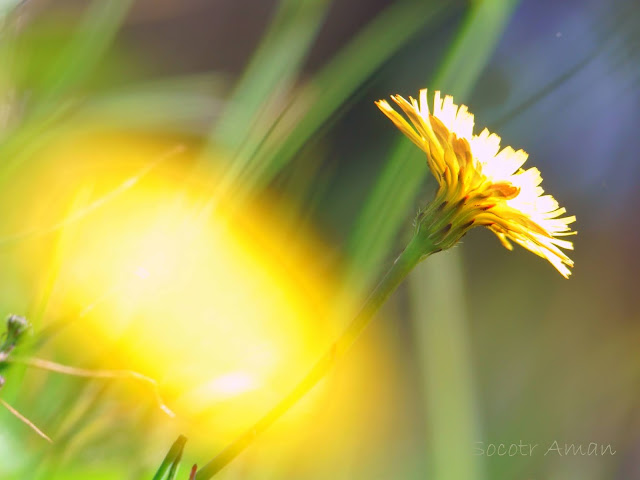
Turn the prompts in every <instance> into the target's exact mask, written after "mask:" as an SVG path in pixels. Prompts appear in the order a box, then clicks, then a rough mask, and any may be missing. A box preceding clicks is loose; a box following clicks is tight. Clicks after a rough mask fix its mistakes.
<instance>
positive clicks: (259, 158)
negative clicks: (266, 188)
mask: <svg viewBox="0 0 640 480" xmlns="http://www.w3.org/2000/svg"><path fill="white" fill-rule="evenodd" d="M444 7H445V4H443V3H438V2H424V3H418V4H416V3H414V2H400V3H397V4H394V5H393V6H391V7H388V8H387V9H386V10H385V11H383V12H382V13H381V14H379V15H378V17H376V18H375V19H374V20H373V21H372V22H371V23H370V24H369V25H367V26H366V27H365V28H364V29H363V30H362V31H361V32H359V33H358V34H357V35H356V37H355V38H354V39H353V40H351V42H350V43H349V44H347V45H346V46H345V47H344V48H343V49H342V50H341V51H340V52H339V53H338V54H336V55H335V56H334V57H333V58H332V59H331V60H330V61H329V63H327V65H326V66H324V67H323V68H322V69H321V70H320V71H319V72H318V73H317V74H316V75H315V76H314V78H313V79H312V80H311V81H310V82H309V83H308V84H307V85H306V86H305V87H304V88H303V89H302V90H301V91H300V93H299V94H298V95H296V97H295V98H293V99H292V101H291V103H290V104H289V106H288V107H287V109H286V110H285V112H284V113H283V115H282V116H281V118H280V119H279V120H278V122H277V124H276V125H275V127H274V129H273V131H272V132H270V134H269V137H268V138H267V139H266V141H265V143H264V144H263V145H262V146H261V148H260V150H259V151H258V152H257V154H256V156H255V158H254V160H253V161H252V165H251V166H252V167H253V168H252V169H250V171H249V173H248V175H247V178H246V179H245V180H246V181H247V182H248V183H250V184H252V183H266V182H268V181H269V180H270V179H272V178H273V177H274V175H276V174H277V173H278V172H279V171H280V170H281V169H282V168H283V167H284V166H285V165H287V164H288V162H289V161H290V160H291V159H292V158H293V156H294V155H295V154H296V153H297V152H299V151H300V149H301V148H302V147H303V146H304V145H305V143H306V142H307V141H308V140H309V138H311V136H312V135H313V134H315V133H316V132H317V131H318V130H319V129H320V128H321V127H322V126H323V125H324V124H325V123H326V122H327V121H328V120H329V119H330V118H331V116H332V115H334V114H335V113H336V112H337V111H338V109H339V108H340V106H342V105H343V104H344V103H345V101H347V100H348V99H349V97H351V96H352V95H354V93H356V92H357V90H358V88H360V87H361V86H362V85H363V84H364V82H365V81H366V80H367V79H368V78H369V77H370V76H371V75H372V74H373V73H374V72H375V71H376V70H377V69H378V68H380V66H382V64H384V62H385V61H387V60H388V59H389V57H391V55H393V54H394V53H395V52H396V51H397V50H398V49H399V48H400V47H402V45H404V44H405V43H406V42H407V41H409V40H410V39H411V38H413V36H415V35H416V34H417V33H418V32H420V31H421V30H422V29H424V28H425V26H426V25H428V24H432V23H435V22H436V21H437V20H438V19H440V18H442V16H443V14H444V12H445V8H444Z"/></svg>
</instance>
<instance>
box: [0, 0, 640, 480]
mask: <svg viewBox="0 0 640 480" xmlns="http://www.w3.org/2000/svg"><path fill="white" fill-rule="evenodd" d="M639 19H640V9H639V8H638V6H636V5H635V4H633V3H632V2H621V1H614V2H599V1H595V0H592V1H591V0H590V1H586V2H585V1H577V0H576V1H569V2H552V1H550V0H549V1H546V0H545V1H534V0H522V1H520V2H516V1H511V0H482V1H474V2H444V1H443V2H440V1H419V2H418V1H414V0H397V1H390V0H389V1H387V0H377V1H374V2H371V1H352V0H349V1H347V0H344V1H343V0H335V1H323V0H305V1H296V0H282V1H279V2H278V1H273V2H261V1H257V0H242V1H221V2H207V1H205V0H189V1H185V2H175V1H171V0H163V1H156V0H153V1H152V0H138V1H135V2H129V1H124V0H118V1H109V2H104V1H99V0H96V1H93V2H89V1H82V2H78V1H64V2H59V1H56V2H52V1H46V0H31V1H28V2H15V1H6V2H0V20H1V22H0V186H1V188H0V205H1V211H2V217H1V218H0V260H1V262H2V266H3V268H2V275H1V276H0V286H1V288H0V305H1V306H2V310H1V311H0V318H4V316H5V314H8V313H16V314H20V315H25V316H26V317H28V318H29V320H30V321H31V322H32V324H33V328H32V330H31V332H30V334H29V336H28V338H27V339H26V340H25V343H24V345H22V348H21V349H20V350H19V351H17V352H16V353H19V356H16V362H14V363H10V364H9V366H8V368H6V369H5V370H3V376H5V377H6V383H5V385H4V386H3V387H2V389H1V390H0V396H1V398H2V399H3V400H4V401H6V402H7V403H8V404H10V405H12V406H13V407H15V408H16V409H17V410H18V411H20V412H21V413H22V414H23V415H25V416H26V417H28V418H29V419H30V420H31V421H33V422H34V424H36V425H37V426H38V427H39V428H41V429H42V430H43V431H44V432H46V433H47V434H48V435H49V436H50V437H51V438H52V439H53V444H51V445H50V444H47V443H46V442H45V441H44V440H42V439H41V438H40V437H38V436H37V435H36V434H35V433H34V432H33V431H32V430H30V429H29V427H28V426H26V425H25V424H24V423H22V422H20V421H19V420H18V419H17V418H16V417H15V416H14V415H11V414H10V413H9V411H7V410H5V409H1V408H0V425H1V426H2V427H1V428H0V477H2V478H7V479H11V478H16V479H17V478H21V479H23V478H33V479H55V478H61V479H62V478H64V479H74V478H78V479H79V478H92V479H102V478H104V479H107V478H132V479H133V478H151V477H152V476H153V472H155V471H156V470H157V468H158V466H159V465H160V463H161V461H162V458H163V456H164V454H165V453H166V451H167V450H168V448H169V446H170V445H171V444H172V442H173V441H174V440H175V439H176V438H177V437H178V435H179V434H181V433H184V434H186V435H187V436H188V437H189V440H188V442H187V444H186V448H185V457H184V459H183V465H187V466H189V467H190V465H191V464H192V463H195V462H198V463H200V464H203V463H204V462H205V461H207V460H209V459H210V458H211V457H212V456H213V455H215V454H216V453H217V452H218V451H220V449H222V448H223V447H224V446H225V445H226V444H227V443H228V442H229V441H231V440H232V439H233V438H234V435H235V434H236V433H238V432H239V431H242V430H243V429H244V428H246V427H248V426H249V425H251V424H252V423H253V422H254V421H255V420H256V419H257V418H258V417H259V416H260V414H261V413H262V412H264V411H266V410H267V409H268V408H269V407H270V406H271V405H272V404H273V403H274V402H275V401H277V399H279V398H280V397H281V396H282V395H284V394H285V393H286V392H287V391H288V390H289V388H290V387H291V386H292V385H293V384H294V383H295V382H296V380H297V379H298V378H300V377H301V376H302V375H303V374H304V373H305V372H306V370H307V369H308V368H309V367H310V366H311V365H312V364H313V362H314V359H315V358H317V357H318V356H319V355H320V354H321V352H322V351H323V349H324V348H326V347H327V346H328V345H329V343H330V341H331V340H332V339H333V338H334V337H335V336H336V335H338V334H339V332H340V330H341V327H342V326H344V325H345V324H346V323H347V321H348V319H349V316H350V315H351V314H352V313H353V312H354V311H355V310H357V308H358V304H359V303H360V302H361V300H362V298H363V296H364V295H366V289H367V287H368V286H370V285H371V284H373V283H375V281H376V279H377V276H378V275H379V273H380V272H381V271H384V270H385V269H386V267H388V265H389V264H390V263H391V262H392V261H393V258H395V256H396V254H397V253H398V251H399V250H400V249H401V248H402V246H403V239H405V238H406V237H407V235H408V233H409V231H410V229H411V222H412V220H413V218H414V215H415V213H416V211H417V210H418V208H419V207H420V206H422V205H424V204H425V202H426V201H428V200H429V199H430V198H431V196H432V195H433V188H432V184H431V182H430V181H429V180H428V178H427V177H428V171H427V167H426V165H425V161H424V158H422V157H421V155H420V153H419V152H414V154H412V153H410V152H411V151H412V150H411V149H410V147H408V146H407V142H405V141H404V140H402V139H400V138H399V135H398V134H397V133H396V132H395V131H394V129H393V128H391V127H389V125H388V124H387V121H386V119H385V118H383V116H382V115H380V114H379V112H378V111H377V109H376V108H375V106H374V105H373V101H374V100H377V99H379V98H384V97H387V96H388V95H389V94H391V93H400V94H403V95H410V94H413V93H414V92H416V91H417V90H418V89H419V88H422V87H429V88H430V89H432V90H433V89H436V88H437V89H440V90H442V91H443V92H447V93H451V94H454V95H456V99H457V100H458V99H459V100H460V101H461V102H463V103H466V104H467V105H469V106H470V108H471V110H472V111H473V112H474V113H475V114H476V123H477V125H479V126H484V125H486V126H487V127H488V128H490V129H491V130H496V131H498V133H500V135H501V136H502V138H503V139H504V140H505V142H506V143H508V144H511V145H513V146H514V147H515V148H523V149H525V150H526V151H527V152H528V153H529V155H530V160H529V162H530V163H531V164H532V165H536V166H538V167H539V168H540V170H541V171H542V172H543V174H544V177H545V183H546V186H547V187H548V189H549V190H550V191H552V192H553V193H554V196H556V198H558V199H559V201H560V202H561V203H562V204H563V205H566V206H567V208H568V210H569V211H570V213H575V214H576V215H577V217H578V222H577V224H576V229H577V230H578V232H579V235H578V237H576V239H575V244H576V251H575V255H573V256H572V258H574V260H575V262H576V267H575V270H574V274H573V276H572V278H571V280H569V281H566V280H564V279H562V278H560V277H559V276H558V275H557V274H556V273H555V272H554V271H553V270H552V269H551V268H550V267H549V266H548V265H546V264H545V262H542V261H540V260H539V259H537V258H535V257H534V256H533V255H530V254H527V253H526V252H524V251H518V250H516V251H514V252H512V253H508V252H505V251H504V249H502V247H501V246H500V245H499V244H498V243H497V242H496V241H495V239H494V238H492V237H491V236H490V235H488V234H486V232H485V233H480V232H478V231H476V230H479V229H476V230H474V231H473V232H472V233H471V234H470V235H468V236H467V237H465V242H464V244H462V245H460V246H459V247H457V248H456V249H454V250H453V251H452V252H449V253H447V254H442V257H438V258H435V257H434V258H433V259H432V260H433V262H432V261H431V260H429V261H427V262H425V264H424V265H422V266H421V267H420V268H419V270H418V271H417V272H415V275H412V277H411V278H410V280H409V284H410V288H402V289H401V291H399V292H398V294H397V295H395V296H394V297H393V298H392V299H391V301H390V302H389V304H388V305H387V306H386V307H385V308H384V310H383V312H382V314H381V315H380V318H379V319H378V322H376V323H374V325H373V326H372V327H371V328H370V329H369V330H368V331H367V333H366V334H365V335H363V337H362V338H361V340H360V343H359V344H358V345H357V346H356V348H355V349H354V350H353V352H351V354H350V356H349V357H348V358H347V359H346V361H344V362H342V363H341V364H340V365H339V367H338V368H337V369H336V370H335V372H333V373H332V374H331V375H330V376H329V378H327V380H326V381H325V382H323V384H322V385H321V386H320V387H319V388H318V389H316V390H314V392H313V393H312V395H311V396H310V397H309V398H308V399H306V400H305V401H304V402H303V403H302V404H301V405H299V406H297V407H296V408H295V409H294V410H293V411H292V412H291V414H290V415H287V416H286V417H285V418H283V420H282V422H280V423H278V424H276V425H274V427H273V428H272V429H271V430H269V431H268V432H267V433H266V434H265V435H264V436H262V437H260V438H259V439H256V441H255V443H254V445H253V446H252V447H251V448H250V449H249V450H248V451H247V452H245V453H244V454H243V455H242V456H241V457H240V458H238V459H237V461H236V462H234V463H233V464H231V465H230V466H229V467H228V468H227V469H225V470H224V471H223V472H222V473H221V474H220V477H221V478H228V479H232V478H248V479H252V478H256V479H258V478H262V479H266V478H274V479H275V478H277V479H287V478H292V479H293V478H295V479H324V478H384V479H387V478H402V479H405V478H406V479H412V478H415V479H418V478H435V479H438V480H443V479H452V480H454V479H459V478H462V477H463V476H464V478H467V479H494V478H495V479H502V478H505V479H507V478H509V479H510V478H523V479H524V478H549V479H554V478H558V479H566V478H580V479H585V480H589V479H593V480H596V479H598V480H599V479H602V478H619V479H625V480H626V479H629V478H635V477H637V476H638V475H640V461H639V460H638V459H639V458H640V437H639V436H638V433H637V432H639V431H640V428H639V427H640V424H639V422H640V418H639V417H638V414H637V408H635V407H636V406H637V405H638V401H639V397H638V395H639V392H638V388H637V385H638V378H639V374H640V357H638V353H637V343H638V340H639V339H640V337H639V336H640V323H639V321H640V318H639V317H638V313H637V312H638V311H640V304H639V303H638V297H637V295H636V293H635V291H636V290H637V270H638V268H639V267H640V264H639V263H638V257H637V255H636V254H635V251H636V248H637V244H638V240H639V236H640V235H639V233H640V224H639V223H638V220H637V219H638V216H637V213H636V211H637V208H638V206H639V204H640V198H639V194H638V192H640V189H639V188H638V184H639V182H640V168H639V167H638V165H640V164H639V163H638V161H637V159H638V153H637V152H638V151H639V150H640V141H639V140H638V137H637V135H636V126H637V125H638V122H639V121H640V118H639V113H638V112H639V111H640V109H639V108H638V107H639V106H640V93H639V88H638V87H639V85H640V83H639V78H640V77H639V76H638V75H639V74H638V69H637V64H638V60H639V54H640V52H639V51H638V48H637V45H639V44H640V42H639V40H640V38H639V34H638V31H637V28H634V26H635V25H637V24H638V20H639ZM2 312H4V313H2ZM32 357H37V358H41V359H46V360H50V361H52V362H58V363H61V364H64V365H69V366H72V367H76V368H78V369H94V370H96V371H102V372H104V370H105V369H109V370H110V371H113V370H114V369H116V370H119V371H120V370H123V369H125V370H134V371H136V372H139V373H140V374H144V375H147V376H149V377H153V379H154V380H155V381H157V385H158V387H159V393H160V395H161V397H162V400H163V401H164V402H166V404H167V405H168V406H169V408H171V409H172V410H174V411H175V413H176V417H175V418H171V417H169V416H167V415H165V414H164V413H163V412H162V411H161V409H160V408H158V404H157V401H156V400H157V399H156V398H155V397H154V394H153V389H152V388H150V384H148V383H145V382H144V381H139V380H135V379H132V378H124V377H123V378H112V377H108V376H104V378H87V377H86V376H72V375H64V374H61V373H55V372H50V371H46V370H42V369H37V368H33V367H27V366H25V365H24V363H25V361H28V360H29V358H32ZM19 360H23V362H20V361H19ZM79 372H80V371H79V370H76V373H79ZM85 373H86V372H85ZM554 441H557V442H558V443H559V444H560V445H561V446H564V444H565V443H567V444H575V445H579V444H581V445H584V446H585V448H586V446H587V445H589V443H592V442H596V443H597V444H598V445H608V444H611V446H612V448H613V450H614V451H615V452H616V453H615V455H604V456H602V455H598V456H596V455H573V454H569V455H566V456H559V455H557V454H555V453H553V452H552V453H550V454H547V455H545V452H546V451H547V449H548V448H549V447H550V446H551V445H552V444H553V442H554ZM476 442H482V443H476ZM519 442H522V443H524V444H538V447H537V450H536V451H535V452H534V454H533V455H530V456H524V455H519V454H518V455H513V456H509V455H498V454H494V455H491V456H489V455H488V454H487V450H485V454H484V455H474V453H478V450H477V448H478V447H479V446H480V447H482V449H486V448H487V446H488V445H489V444H500V443H503V444H506V445H507V446H508V445H509V444H518V443H519ZM474 447H475V449H474ZM449 465H451V468H448V466H449ZM187 470H188V468H185V467H183V468H182V471H181V472H180V473H179V477H178V478H186V477H187V473H186V471H187Z"/></svg>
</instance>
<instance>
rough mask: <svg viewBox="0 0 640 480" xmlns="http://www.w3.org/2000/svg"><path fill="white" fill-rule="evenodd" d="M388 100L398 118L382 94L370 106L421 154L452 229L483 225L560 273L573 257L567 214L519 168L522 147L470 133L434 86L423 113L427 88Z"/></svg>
mask: <svg viewBox="0 0 640 480" xmlns="http://www.w3.org/2000/svg"><path fill="white" fill-rule="evenodd" d="M391 99H392V100H393V101H394V102H395V103H396V104H397V105H398V106H399V107H400V109H401V110H402V112H404V114H405V115H406V117H407V118H408V120H409V121H410V123H409V121H407V119H405V117H404V116H403V115H401V114H400V113H399V112H398V111H396V110H395V109H394V108H392V107H391V105H389V103H388V102H387V101H386V100H379V101H378V102H376V105H377V106H378V107H379V108H380V110H382V112H383V113H384V114H385V115H386V116H387V117H389V119H390V120H391V121H392V122H393V123H394V124H395V125H396V127H398V129H399V130H400V131H401V132H402V133H404V134H405V135H406V136H407V137H408V138H409V139H410V140H411V141H412V142H413V143H415V144H416V145H417V146H418V147H420V148H421V149H422V150H423V151H424V152H425V153H426V154H427V163H428V165H429V168H430V170H431V172H432V173H433V175H434V177H435V178H436V180H437V181H438V184H439V186H440V187H439V190H438V193H437V195H436V201H435V202H434V203H436V204H438V205H440V206H441V208H443V209H444V208H445V207H446V208H448V209H449V210H448V211H449V212H453V213H451V215H452V216H453V219H452V222H454V223H455V222H458V224H457V225H458V227H459V228H458V229H457V231H460V232H462V234H463V233H464V231H466V230H467V229H468V228H471V227H473V226H476V225H484V226H486V227H488V228H489V229H491V230H492V231H493V232H494V233H495V234H496V235H497V236H498V238H499V239H500V241H501V242H502V244H503V245H504V246H505V247H506V248H508V249H510V250H511V249H512V248H513V247H512V245H511V242H515V243H518V244H519V245H521V246H523V247H524V248H526V249H528V250H529V251H531V252H533V253H535V254H536V255H539V256H541V257H543V258H546V259H547V260H548V261H549V262H551V264H553V266H554V267H555V268H556V269H557V270H558V271H559V272H560V273H561V274H562V275H563V276H564V277H566V278H568V277H569V275H570V274H571V271H570V270H569V268H568V267H572V266H573V261H572V260H571V259H570V258H569V257H568V256H567V255H566V254H565V253H564V252H563V251H562V250H561V249H564V250H572V249H573V244H572V243H571V242H570V241H567V240H563V239H561V238H559V237H564V236H567V235H573V234H575V233H576V232H574V231H571V228H570V227H569V224H571V223H573V222H574V221H575V217H574V216H563V215H564V214H565V213H566V210H565V209H564V208H561V207H560V206H559V205H558V202H557V201H556V200H555V199H554V198H553V197H552V196H551V195H545V194H544V190H543V189H542V187H541V186H540V184H541V183H542V177H541V175H540V171H539V170H538V169H537V168H535V167H533V168H529V169H526V170H525V169H523V168H522V166H523V165H524V163H525V162H526V160H527V157H528V155H527V153H526V152H524V151H523V150H517V151H515V150H514V149H513V148H511V147H505V148H503V149H500V137H499V136H498V135H496V134H495V133H491V132H489V130H487V129H486V128H485V129H484V130H482V131H481V132H480V133H479V134H477V135H474V134H473V127H474V117H473V115H472V114H471V113H470V112H469V111H468V109H467V107H466V106H465V105H461V106H460V107H458V105H456V104H455V103H453V98H452V97H451V96H449V95H447V96H445V97H444V99H442V98H441V95H440V92H438V91H437V92H435V95H434V102H433V109H432V111H430V109H429V104H428V101H427V90H426V89H423V90H421V91H420V95H419V100H416V99H414V98H412V97H409V100H406V99H405V98H403V97H401V96H399V95H393V96H392V97H391ZM454 230H456V229H454Z"/></svg>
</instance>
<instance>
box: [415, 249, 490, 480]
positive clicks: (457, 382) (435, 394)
mask: <svg viewBox="0 0 640 480" xmlns="http://www.w3.org/2000/svg"><path fill="white" fill-rule="evenodd" d="M459 253H460V250H459V249H453V250H450V251H448V252H446V253H442V254H440V255H434V257H433V258H431V259H430V260H429V261H428V262H423V263H422V264H420V265H418V267H417V268H416V270H415V271H414V272H413V273H412V274H411V275H410V277H409V287H410V288H409V292H410V301H411V306H412V313H413V315H412V318H413V321H412V325H413V331H414V335H415V339H416V346H417V350H418V351H417V354H418V355H417V356H418V361H419V367H420V370H421V374H422V382H421V387H422V390H423V392H422V393H423V398H424V402H425V405H426V408H425V410H426V417H427V418H426V420H427V426H426V430H427V432H428V436H427V438H428V445H429V452H430V455H429V467H430V475H429V478H433V479H435V480H458V479H461V478H464V479H465V480H479V479H481V478H483V477H484V472H483V468H482V461H481V460H482V459H481V457H478V456H474V455H473V446H474V442H476V441H477V440H478V439H479V438H481V437H480V433H479V431H480V427H479V422H478V415H477V414H476V411H475V405H476V400H475V394H474V385H473V373H472V369H471V365H472V362H471V358H470V356H471V355H470V349H469V338H468V333H467V328H466V323H467V318H466V317H467V312H466V311H465V304H464V295H463V294H461V293H460V292H461V289H462V285H464V272H463V266H462V258H461V256H460V254H459ZM451 292H456V293H455V297H456V298H452V297H453V296H454V295H452V293H451Z"/></svg>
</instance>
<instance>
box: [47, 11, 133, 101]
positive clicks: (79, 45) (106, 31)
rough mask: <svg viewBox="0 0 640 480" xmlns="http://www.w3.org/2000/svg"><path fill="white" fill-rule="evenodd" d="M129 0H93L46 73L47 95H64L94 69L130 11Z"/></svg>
mask: <svg viewBox="0 0 640 480" xmlns="http://www.w3.org/2000/svg"><path fill="white" fill-rule="evenodd" d="M132 3H133V2H132V0H96V1H94V2H93V3H92V4H91V5H90V6H89V8H88V9H87V12H86V13H85V17H84V19H83V20H82V23H81V24H80V26H79V27H78V30H77V31H76V33H75V35H74V37H73V39H72V40H71V42H70V43H69V46H68V47H67V49H66V50H65V51H64V52H63V53H62V54H61V57H60V58H59V60H58V61H57V62H56V64H55V67H54V68H53V69H52V71H51V73H50V74H49V81H48V82H47V83H48V84H49V89H48V91H47V94H46V97H47V98H49V99H50V98H51V97H53V98H55V97H58V96H59V95H63V94H65V93H67V92H68V91H69V90H71V89H72V88H73V87H76V86H77V85H78V84H79V83H81V82H82V81H83V80H85V79H86V78H87V77H88V75H89V74H90V73H91V72H92V71H93V70H94V69H95V67H96V65H98V63H99V62H100V60H101V59H102V57H103V55H104V54H105V52H106V51H107V49H108V48H109V46H110V45H111V43H112V42H113V39H114V38H115V36H116V33H117V32H118V29H119V28H120V25H121V24H122V22H123V21H124V18H125V16H126V14H127V12H128V11H129V7H130V6H131V4H132Z"/></svg>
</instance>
